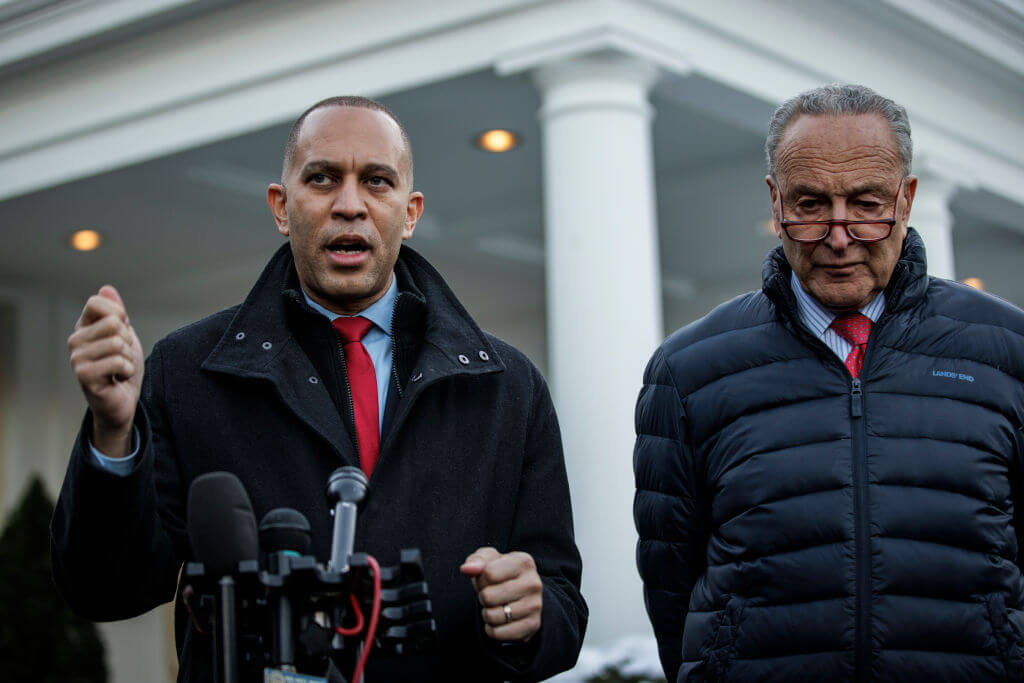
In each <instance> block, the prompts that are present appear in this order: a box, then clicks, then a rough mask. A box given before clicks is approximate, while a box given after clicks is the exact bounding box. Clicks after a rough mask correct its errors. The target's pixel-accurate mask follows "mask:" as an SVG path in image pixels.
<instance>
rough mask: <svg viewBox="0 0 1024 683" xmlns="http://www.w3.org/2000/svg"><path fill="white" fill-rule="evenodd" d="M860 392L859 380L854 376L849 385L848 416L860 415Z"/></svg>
mask: <svg viewBox="0 0 1024 683" xmlns="http://www.w3.org/2000/svg"><path fill="white" fill-rule="evenodd" d="M861 394H862V392H861V390H860V380H859V379H858V378H856V377H854V378H853V383H852V384H851V385H850V417H860V416H861Z"/></svg>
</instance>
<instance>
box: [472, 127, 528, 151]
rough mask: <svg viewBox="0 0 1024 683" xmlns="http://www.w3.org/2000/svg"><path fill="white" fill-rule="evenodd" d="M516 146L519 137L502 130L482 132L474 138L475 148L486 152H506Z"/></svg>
mask: <svg viewBox="0 0 1024 683" xmlns="http://www.w3.org/2000/svg"><path fill="white" fill-rule="evenodd" d="M518 144H519V136H518V135H516V134H515V133H513V132H512V131H510V130H504V129H502V128H495V129H493V130H488V131H484V132H483V133H480V135H478V136H477V138H476V145H477V147H479V148H480V149H483V150H487V151H488V152H507V151H509V150H510V149H514V148H515V147H516V146H517V145H518Z"/></svg>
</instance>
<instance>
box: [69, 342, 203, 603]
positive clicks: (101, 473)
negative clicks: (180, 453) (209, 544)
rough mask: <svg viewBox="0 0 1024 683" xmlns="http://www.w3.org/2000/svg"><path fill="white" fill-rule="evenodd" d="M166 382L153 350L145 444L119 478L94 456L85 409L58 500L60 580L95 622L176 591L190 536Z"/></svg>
mask: <svg viewBox="0 0 1024 683" xmlns="http://www.w3.org/2000/svg"><path fill="white" fill-rule="evenodd" d="M160 387H161V368H160V356H159V351H154V352H153V354H152V355H151V356H150V358H149V359H148V360H147V361H146V377H145V380H144V382H143V391H142V400H141V401H140V402H139V406H138V408H137V409H136V414H135V426H136V428H137V429H138V431H139V438H140V444H139V453H138V455H137V456H136V457H137V462H136V464H135V467H134V468H133V470H132V471H131V473H130V474H128V475H127V476H124V477H122V476H118V475H116V474H113V473H110V472H107V471H105V470H103V469H102V468H101V467H100V466H99V465H98V464H96V463H95V462H94V460H93V458H92V454H91V453H90V451H89V440H90V439H91V433H90V432H91V426H92V414H91V413H90V412H87V413H86V415H85V420H84V421H83V423H82V427H81V429H80V431H79V434H78V437H77V439H76V440H75V444H74V446H73V449H72V452H71V459H70V461H69V462H68V469H67V472H66V474H65V477H64V483H63V485H62V487H61V492H60V496H59V498H58V499H57V504H56V508H55V510H54V516H53V520H52V522H51V525H50V557H51V564H52V568H53V575H54V579H55V581H56V583H57V587H58V589H59V590H60V592H61V594H62V595H63V596H64V598H65V599H66V600H67V602H68V604H69V605H70V606H71V608H72V610H74V611H75V612H76V613H77V614H79V615H81V616H83V617H85V618H88V619H92V620H94V621H112V620H116V619H127V618H130V617H134V616H137V615H139V614H142V613H143V612H146V611H148V610H150V609H152V608H154V607H156V606H157V605H160V604H162V603H164V602H167V601H169V600H171V599H172V598H173V597H174V591H175V585H176V582H177V575H178V570H179V568H180V566H181V557H182V551H183V547H182V546H183V544H184V543H185V542H186V541H185V535H184V528H183V523H182V520H183V519H184V513H183V502H182V501H180V500H177V499H176V496H177V494H176V491H177V490H178V489H177V477H176V475H175V473H174V471H173V470H174V468H173V467H169V468H168V465H169V464H170V454H169V453H168V452H167V449H166V448H165V446H166V443H165V441H164V439H163V431H164V430H163V420H162V417H163V409H162V407H161V406H162V404H161V402H160V400H159V396H160ZM175 511H177V512H175Z"/></svg>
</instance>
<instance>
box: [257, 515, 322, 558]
mask: <svg viewBox="0 0 1024 683" xmlns="http://www.w3.org/2000/svg"><path fill="white" fill-rule="evenodd" d="M310 538H311V531H310V527H309V520H308V519H306V516H305V515H304V514H302V513H301V512H299V511H298V510H293V509H291V508H274V509H273V510H271V511H270V512H268V513H267V514H265V515H264V516H263V519H262V520H260V547H261V548H263V551H264V552H268V553H276V552H278V551H281V550H294V551H295V552H297V553H298V554H299V555H305V554H306V553H308V552H309V546H310Z"/></svg>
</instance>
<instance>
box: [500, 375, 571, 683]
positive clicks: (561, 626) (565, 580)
mask: <svg viewBox="0 0 1024 683" xmlns="http://www.w3.org/2000/svg"><path fill="white" fill-rule="evenodd" d="M531 370H532V373H533V383H534V392H533V405H532V407H531V411H530V419H529V425H528V427H527V430H526V434H527V437H526V451H525V454H524V462H523V471H522V476H521V479H520V482H519V487H520V488H519V505H518V509H517V511H516V517H515V523H514V528H513V530H512V535H511V538H510V547H509V550H518V551H523V552H528V553H530V555H532V556H533V559H534V562H536V564H537V572H538V574H540V577H541V581H542V582H543V583H544V589H543V594H542V600H543V609H542V611H541V627H540V630H539V631H538V632H537V633H536V634H535V635H534V637H533V638H531V639H530V642H529V643H526V644H525V645H520V644H508V645H501V644H500V643H496V642H495V641H492V640H490V639H488V638H486V636H484V638H485V640H486V641H488V642H487V648H488V650H489V652H490V653H491V654H492V656H493V657H494V659H495V660H496V661H497V662H498V664H499V665H500V668H501V669H502V673H503V674H504V675H505V676H506V677H507V678H509V679H511V680H514V681H521V680H530V681H535V680H541V679H544V678H548V677H550V676H553V675H554V674H556V673H558V672H560V671H565V670H567V669H570V668H572V667H573V666H574V665H575V664H576V658H577V657H578V656H579V652H580V648H581V647H582V646H583V635H584V633H585V631H586V627H587V617H588V611H587V605H586V603H585V602H584V600H583V596H582V594H581V593H580V575H581V560H580V553H579V550H578V549H577V548H576V541H575V537H574V533H573V520H572V506H571V504H570V501H569V483H568V479H567V477H566V472H565V460H564V457H563V455H562V438H561V434H560V432H559V429H558V420H557V418H556V416H555V409H554V406H553V405H552V403H551V396H550V394H549V393H548V388H547V385H546V384H545V383H544V379H543V377H541V375H540V373H539V372H538V371H537V370H536V368H533V367H532V366H531ZM480 631H481V633H482V620H481V629H480Z"/></svg>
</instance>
